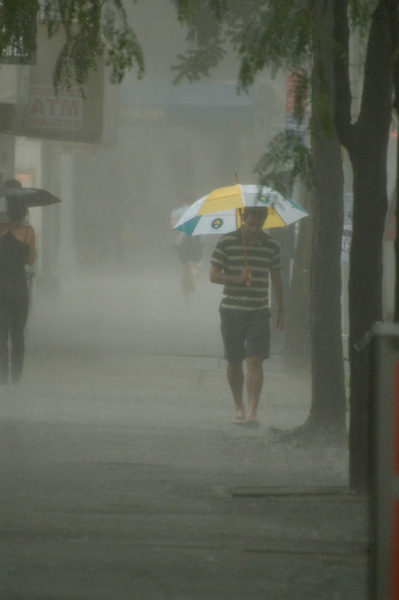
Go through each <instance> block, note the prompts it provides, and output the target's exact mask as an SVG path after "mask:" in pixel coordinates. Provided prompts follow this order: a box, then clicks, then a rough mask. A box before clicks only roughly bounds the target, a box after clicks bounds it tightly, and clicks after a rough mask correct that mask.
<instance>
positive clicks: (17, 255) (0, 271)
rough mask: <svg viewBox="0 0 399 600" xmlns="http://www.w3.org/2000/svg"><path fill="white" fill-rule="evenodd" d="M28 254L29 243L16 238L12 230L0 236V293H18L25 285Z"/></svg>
mask: <svg viewBox="0 0 399 600" xmlns="http://www.w3.org/2000/svg"><path fill="white" fill-rule="evenodd" d="M27 231H28V230H27V229H26V234H27ZM26 234H25V239H26ZM28 256H29V245H28V244H27V243H25V242H21V241H20V240H17V238H16V237H15V235H13V233H12V230H9V231H8V232H7V233H6V234H5V235H3V236H1V237H0V294H10V293H18V291H22V290H23V289H24V288H25V287H26V276H25V264H26V263H27V261H28Z"/></svg>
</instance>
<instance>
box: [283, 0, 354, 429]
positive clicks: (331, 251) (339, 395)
mask: <svg viewBox="0 0 399 600" xmlns="http://www.w3.org/2000/svg"><path fill="white" fill-rule="evenodd" d="M312 11H313V19H314V21H315V23H318V24H319V28H318V30H317V32H316V33H315V36H314V40H313V68H312V157H313V165H314V174H315V184H314V188H313V198H312V200H313V203H312V204H313V215H312V216H313V224H312V225H313V230H312V235H313V238H312V249H311V262H310V265H311V268H310V340H311V363H312V405H311V410H310V414H309V417H308V420H307V421H306V423H305V424H304V425H303V426H302V427H300V428H297V429H296V430H295V429H294V430H293V431H292V432H288V433H287V434H286V435H285V436H281V438H282V439H284V438H295V437H297V436H298V435H302V436H305V437H306V436H310V437H311V438H312V439H314V436H315V434H316V435H319V436H320V435H321V436H323V437H324V436H325V435H326V434H327V435H331V434H333V435H334V437H335V436H336V435H337V434H338V436H340V437H342V435H346V429H345V416H346V398H345V375H344V363H343V349H342V335H341V243H342V230H343V168H342V155H341V148H340V144H339V142H338V139H337V137H336V136H335V133H334V127H333V125H332V124H331V123H330V125H332V127H331V128H330V135H329V134H328V133H327V130H326V127H325V126H324V124H325V122H326V116H327V119H328V115H331V114H333V111H332V109H333V102H334V78H333V66H332V63H333V61H332V49H331V44H329V43H328V37H329V34H328V32H329V31H331V27H332V22H333V10H332V1H330V2H325V0H317V1H316V2H314V3H313V6H312Z"/></svg>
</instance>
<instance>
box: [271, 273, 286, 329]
mask: <svg viewBox="0 0 399 600" xmlns="http://www.w3.org/2000/svg"><path fill="white" fill-rule="evenodd" d="M270 279H271V280H272V286H273V292H274V297H275V298H276V303H277V324H276V327H277V330H278V331H281V330H282V329H283V328H284V324H285V321H284V286H283V278H282V276H281V270H280V269H273V270H271V271H270Z"/></svg>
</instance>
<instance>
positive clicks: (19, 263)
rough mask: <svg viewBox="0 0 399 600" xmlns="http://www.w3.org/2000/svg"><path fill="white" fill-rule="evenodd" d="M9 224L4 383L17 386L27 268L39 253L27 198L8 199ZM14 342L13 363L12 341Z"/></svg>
mask: <svg viewBox="0 0 399 600" xmlns="http://www.w3.org/2000/svg"><path fill="white" fill-rule="evenodd" d="M6 202H7V217H8V219H7V221H8V222H7V223H0V383H3V384H6V383H8V380H9V376H11V381H12V382H13V383H17V382H18V381H19V380H20V378H21V375H22V368H23V362H24V354H25V335H24V331H25V326H26V321H27V318H28V309H29V294H28V284H27V280H26V274H25V265H26V264H28V265H32V264H33V263H34V260H35V254H36V242H35V240H36V234H35V230H34V229H33V227H32V226H31V225H27V224H24V223H26V218H27V215H28V209H27V207H26V204H25V202H24V199H23V197H17V196H15V197H7V200H6ZM9 339H10V342H11V364H9V353H8V341H9Z"/></svg>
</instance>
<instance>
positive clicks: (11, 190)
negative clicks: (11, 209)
mask: <svg viewBox="0 0 399 600" xmlns="http://www.w3.org/2000/svg"><path fill="white" fill-rule="evenodd" d="M1 196H2V197H1V198H0V212H7V210H8V202H10V201H11V202H12V201H13V200H16V201H17V202H22V203H23V204H25V206H27V207H28V208H31V207H33V206H49V205H50V204H57V203H58V202H61V200H60V199H59V198H57V196H54V195H53V194H51V193H50V192H48V191H47V190H42V189H40V188H23V187H8V186H4V187H3V190H2V194H1Z"/></svg>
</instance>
